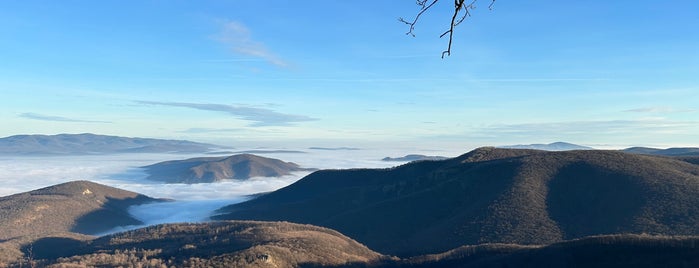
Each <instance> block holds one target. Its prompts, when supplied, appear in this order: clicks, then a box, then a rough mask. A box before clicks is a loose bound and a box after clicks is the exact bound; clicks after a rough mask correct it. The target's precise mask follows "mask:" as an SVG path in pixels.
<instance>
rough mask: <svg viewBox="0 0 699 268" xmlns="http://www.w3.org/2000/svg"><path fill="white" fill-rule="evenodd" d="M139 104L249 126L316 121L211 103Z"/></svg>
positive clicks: (260, 109) (309, 118)
mask: <svg viewBox="0 0 699 268" xmlns="http://www.w3.org/2000/svg"><path fill="white" fill-rule="evenodd" d="M137 103H141V104H149V105H162V106H172V107H184V108H191V109H196V110H202V111H213V112H223V113H227V114H230V115H233V116H235V117H237V118H240V119H243V120H247V121H252V122H253V123H252V124H251V125H250V126H253V127H261V126H289V125H292V124H293V123H298V122H307V121H315V120H318V119H316V118H312V117H308V116H304V115H293V114H284V113H279V112H275V111H273V110H270V109H263V108H254V107H246V106H234V105H225V104H213V103H187V102H159V101H137Z"/></svg>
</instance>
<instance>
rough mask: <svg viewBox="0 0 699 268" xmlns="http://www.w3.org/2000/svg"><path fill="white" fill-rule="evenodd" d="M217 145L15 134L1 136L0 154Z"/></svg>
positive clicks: (176, 149)
mask: <svg viewBox="0 0 699 268" xmlns="http://www.w3.org/2000/svg"><path fill="white" fill-rule="evenodd" d="M216 148H222V147H221V146H218V145H212V144H205V143H197V142H191V141H184V140H161V139H145V138H126V137H118V136H105V135H96V134H90V133H84V134H59V135H16V136H10V137H5V138H0V154H13V155H73V154H77V155H82V154H112V153H202V152H208V151H210V150H212V149H216Z"/></svg>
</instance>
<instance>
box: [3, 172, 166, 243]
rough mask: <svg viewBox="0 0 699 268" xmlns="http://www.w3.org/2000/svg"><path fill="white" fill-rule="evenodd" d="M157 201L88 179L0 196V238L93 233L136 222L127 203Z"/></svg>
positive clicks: (139, 222) (129, 204)
mask: <svg viewBox="0 0 699 268" xmlns="http://www.w3.org/2000/svg"><path fill="white" fill-rule="evenodd" d="M156 201H159V200H157V199H153V198H150V197H147V196H144V195H140V194H137V193H133V192H129V191H125V190H121V189H117V188H112V187H109V186H105V185H101V184H97V183H94V182H89V181H73V182H67V183H63V184H58V185H54V186H50V187H46V188H42V189H39V190H34V191H30V192H26V193H20V194H15V195H10V196H5V197H0V241H6V240H11V239H22V238H24V237H28V238H35V237H45V236H50V235H56V234H66V233H78V234H87V235H92V234H97V233H101V232H104V231H107V230H110V229H112V228H114V227H118V226H127V225H139V224H143V223H142V222H141V221H139V220H137V219H135V218H133V217H132V216H131V215H129V213H128V211H127V209H128V207H129V206H131V205H138V204H144V203H149V202H156Z"/></svg>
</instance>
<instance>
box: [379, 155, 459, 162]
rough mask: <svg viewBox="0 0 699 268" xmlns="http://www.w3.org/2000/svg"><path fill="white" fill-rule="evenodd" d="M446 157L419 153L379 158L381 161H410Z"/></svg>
mask: <svg viewBox="0 0 699 268" xmlns="http://www.w3.org/2000/svg"><path fill="white" fill-rule="evenodd" d="M447 158H448V157H444V156H428V155H421V154H409V155H406V156H403V157H395V158H394V157H384V158H383V159H381V161H392V162H412V161H424V160H430V161H434V160H444V159H447Z"/></svg>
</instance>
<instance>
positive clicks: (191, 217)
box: [0, 149, 434, 232]
mask: <svg viewBox="0 0 699 268" xmlns="http://www.w3.org/2000/svg"><path fill="white" fill-rule="evenodd" d="M409 153H420V152H419V151H417V152H416V151H408V152H406V151H401V150H393V151H391V150H370V149H361V150H345V149H340V150H317V149H305V150H303V153H289V152H286V153H264V154H258V155H260V156H264V157H271V158H277V159H280V160H283V161H287V162H294V163H297V164H299V165H300V166H302V167H305V168H317V169H347V168H385V167H391V166H395V165H400V164H403V163H402V162H386V161H381V159H382V158H384V157H386V156H391V157H398V156H403V155H405V154H409ZM432 153H434V152H432ZM202 156H204V157H211V156H215V155H204V154H196V155H195V154H190V155H183V154H114V155H87V156H42V157H38V156H32V157H29V156H0V185H1V186H2V187H0V196H7V195H12V194H16V193H21V192H26V191H31V190H35V189H39V188H43V187H47V186H51V185H55V184H59V183H64V182H69V181H75V180H89V181H93V182H97V183H101V184H105V185H109V186H112V187H117V188H121V189H125V190H129V191H133V192H138V193H141V194H145V195H148V196H151V197H155V198H167V199H172V200H174V201H172V202H164V203H154V204H145V205H140V206H133V207H131V208H130V210H129V212H130V213H131V214H132V215H133V216H134V217H135V218H137V219H139V220H141V221H143V222H144V223H146V225H153V224H160V223H173V222H201V221H206V220H208V218H209V216H211V215H212V214H213V213H215V211H216V210H217V209H218V208H221V207H223V206H226V205H230V204H234V203H238V202H242V201H245V200H247V199H248V198H249V196H250V195H252V194H256V193H263V192H271V191H274V190H277V189H280V188H283V187H285V186H287V185H289V184H292V183H294V182H296V181H297V180H299V179H301V178H303V177H304V176H306V175H308V174H310V172H296V173H293V174H291V175H287V176H282V177H273V178H252V179H249V180H245V181H224V182H215V183H200V184H164V183H162V182H157V181H150V180H147V179H146V177H147V174H146V173H145V172H144V170H143V169H142V168H140V167H142V166H146V165H151V164H155V163H158V162H161V161H168V160H181V159H187V158H192V157H202ZM136 227H140V226H128V227H123V228H118V229H115V230H113V232H116V231H121V230H126V229H133V228H136Z"/></svg>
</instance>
